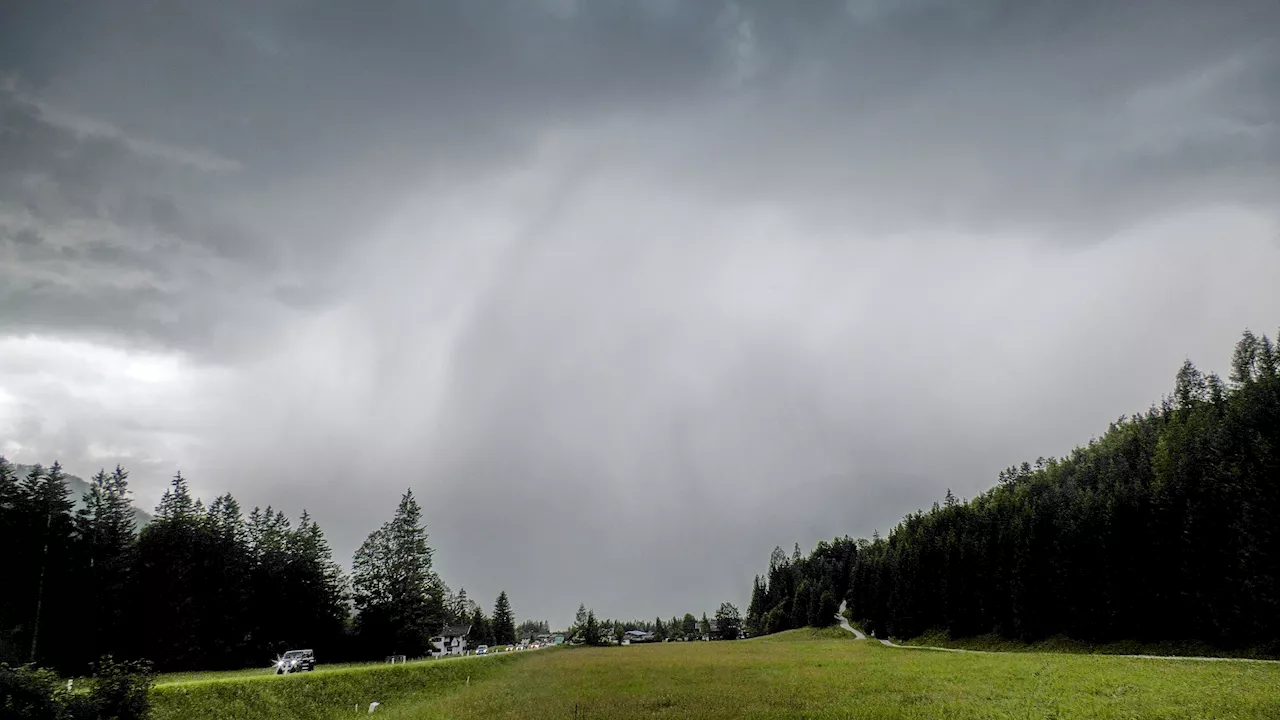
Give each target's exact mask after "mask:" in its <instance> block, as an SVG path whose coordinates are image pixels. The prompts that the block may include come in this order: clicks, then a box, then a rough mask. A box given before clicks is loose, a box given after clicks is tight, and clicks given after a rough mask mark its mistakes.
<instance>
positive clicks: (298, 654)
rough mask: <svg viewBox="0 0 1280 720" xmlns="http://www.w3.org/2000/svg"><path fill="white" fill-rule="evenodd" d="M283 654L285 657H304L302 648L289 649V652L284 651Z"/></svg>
mask: <svg viewBox="0 0 1280 720" xmlns="http://www.w3.org/2000/svg"><path fill="white" fill-rule="evenodd" d="M284 656H285V657H287V658H300V657H305V656H306V653H305V652H303V651H302V650H290V651H289V652H287V653H285V654H284Z"/></svg>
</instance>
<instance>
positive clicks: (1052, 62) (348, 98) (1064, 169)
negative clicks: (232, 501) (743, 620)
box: [0, 0, 1280, 626]
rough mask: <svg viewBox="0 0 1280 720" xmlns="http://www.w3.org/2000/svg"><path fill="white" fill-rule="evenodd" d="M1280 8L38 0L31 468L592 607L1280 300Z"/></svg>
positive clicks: (614, 611) (854, 513) (847, 521)
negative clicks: (428, 549) (186, 488)
mask: <svg viewBox="0 0 1280 720" xmlns="http://www.w3.org/2000/svg"><path fill="white" fill-rule="evenodd" d="M1278 123H1280V3H1277V2H1275V1H1274V0H1256V1H1253V0H1239V1H1231V0H1228V1H1225V2H1216V3H1209V2H1199V1H1198V0H1197V1H1191V0H1187V1H1184V2H1175V1H1174V0H1150V1H1132V2H1114V1H1112V0H1107V1H1097V2H1093V1H1083V2H1082V1H1078V0H1062V1H1060V2H1050V1H1048V0H1036V1H1030V2H1028V1H1026V0H1017V1H1014V0H1007V1H1005V0H963V1H957V2H944V1H942V0H892V1H891V0H849V1H847V2H835V1H829V2H819V1H816V0H815V1H814V2H803V3H790V2H785V3H784V2H773V1H772V0H768V1H766V0H743V1H740V2H719V1H716V2H712V1H705V2H704V1H701V0H699V1H698V2H677V1H676V0H662V1H658V0H654V1H652V2H634V3H623V2H614V1H610V2H587V1H585V0H579V1H575V0H540V1H535V0H511V1H510V2H500V1H497V0H494V1H492V2H489V1H481V2H476V1H474V0H467V1H465V2H463V1H458V2H407V1H405V2H378V3H356V2H321V1H319V0H278V1H275V2H262V1H260V0H243V1H239V0H237V1H231V2H177V3H151V2H145V3H144V2H132V1H127V0H112V1H111V2H57V1H53V0H37V1H30V0H9V1H8V2H4V3H0V452H2V453H4V454H5V455H7V456H8V457H9V459H10V460H12V461H15V462H45V463H48V462H51V461H53V460H55V459H60V460H61V461H62V462H63V463H64V465H66V466H67V468H68V469H70V470H71V471H73V472H76V473H78V474H82V475H86V474H89V473H91V472H93V471H94V470H96V469H97V468H98V467H100V466H104V465H105V466H112V465H114V464H115V463H117V462H119V463H122V464H124V465H125V466H126V467H127V468H128V469H130V470H131V471H132V474H133V475H132V476H133V479H134V489H135V491H136V494H137V500H138V502H139V504H140V505H143V506H152V505H154V503H155V502H156V500H157V499H158V497H159V494H160V493H161V492H162V490H163V487H164V484H165V482H166V480H167V478H168V477H169V476H171V475H172V474H173V472H174V471H176V470H179V469H181V470H182V472H183V473H184V474H185V475H187V476H188V477H189V478H190V480H191V484H192V486H193V488H194V489H195V490H196V492H197V493H199V494H201V495H203V496H204V497H205V498H206V499H208V498H211V497H212V496H213V495H215V494H218V493H222V492H225V491H228V490H229V491H231V492H233V493H234V494H235V495H236V497H237V498H238V499H239V500H240V501H241V503H242V504H244V505H245V506H246V507H252V506H254V505H266V504H273V505H275V506H277V507H280V508H283V509H284V510H285V511H286V512H288V513H290V514H291V515H295V516H296V515H297V513H299V512H300V511H301V510H302V509H303V508H304V507H305V508H307V509H308V510H310V511H311V513H312V514H313V515H314V516H315V517H316V518H317V519H318V521H319V522H320V523H321V525H322V526H323V527H324V528H325V530H326V532H327V534H328V536H329V538H330V540H331V542H332V544H333V547H334V550H335V555H336V557H337V558H338V559H339V560H341V561H343V562H344V563H345V562H349V559H350V554H351V552H352V551H353V550H354V548H355V547H356V545H358V543H359V542H360V540H361V539H362V538H363V537H364V535H365V534H367V533H368V532H369V531H370V530H372V529H374V528H375V527H376V526H377V525H378V524H380V523H381V522H383V521H384V520H386V519H387V518H388V517H389V516H390V514H391V512H392V511H393V509H394V507H395V505H396V502H397V500H398V498H399V496H400V494H401V493H402V492H403V491H404V489H405V488H406V487H412V488H413V489H414V492H415V493H416V494H417V496H418V497H419V499H420V501H421V503H422V505H423V507H424V513H425V517H426V520H427V523H428V529H429V531H430V533H431V541H432V544H433V546H434V547H435V548H436V549H437V555H436V559H437V566H438V569H439V570H440V572H441V573H442V575H443V576H444V578H445V580H446V582H448V583H449V584H450V585H451V586H452V587H453V588H454V589H457V588H458V587H460V586H465V587H466V589H467V590H468V593H469V594H470V595H471V596H472V597H474V598H478V599H481V600H482V601H484V602H486V603H489V602H492V598H493V597H494V596H496V595H497V593H498V591H499V590H500V589H506V590H507V591H509V592H510V594H511V598H512V602H513V605H514V607H515V610H516V612H517V614H518V615H519V616H520V617H522V618H523V617H530V616H532V617H536V618H546V619H548V620H550V621H551V622H552V624H553V625H557V626H563V625H565V624H566V623H567V622H568V621H569V620H570V619H571V617H572V613H573V611H574V610H575V609H576V608H577V606H578V603H580V602H585V603H587V604H588V605H591V606H593V607H595V608H596V610H597V611H598V612H599V613H600V614H602V615H608V616H620V617H633V616H636V617H652V616H654V615H656V614H660V615H662V616H663V617H669V616H670V615H672V614H673V613H681V614H683V613H684V612H694V613H701V612H703V611H707V612H712V611H714V609H715V606H716V605H717V604H718V603H719V602H721V601H724V600H730V601H734V602H736V603H738V604H739V605H740V606H745V602H746V600H747V596H748V594H749V591H750V582H751V576H752V575H753V574H754V573H755V572H758V571H760V570H762V569H763V568H764V566H765V565H766V563H767V558H768V555H769V551H770V550H771V549H772V548H773V547H774V545H778V544H781V545H783V546H784V547H787V548H789V547H790V546H791V544H792V543H793V542H795V541H798V542H800V544H801V546H802V547H804V548H805V549H806V550H807V549H808V548H810V547H811V546H812V545H813V543H814V542H816V541H817V540H819V539H822V538H830V537H833V536H837V535H844V534H850V535H854V536H860V535H861V536H868V535H870V534H871V532H872V531H873V530H874V529H877V528H878V529H879V530H880V531H881V532H882V533H883V532H885V531H887V530H888V529H889V527H891V526H892V525H893V524H894V523H895V522H896V521H897V520H898V519H899V518H901V517H902V515H903V514H905V513H908V512H910V511H913V510H914V509H916V508H917V507H921V506H927V505H928V504H930V503H932V502H933V501H934V500H936V499H939V498H940V497H941V496H942V495H943V493H944V492H945V490H946V489H947V488H951V489H952V490H954V491H955V492H956V493H957V494H959V495H962V496H965V497H970V496H972V495H974V494H975V493H977V492H980V491H981V490H982V489H984V488H986V487H988V486H990V485H991V484H992V483H993V482H994V480H995V476H996V473H997V472H998V471H999V469H1000V468H1002V467H1005V466H1007V465H1009V464H1013V463H1016V462H1020V461H1022V460H1027V459H1034V458H1035V457H1037V456H1039V455H1062V454H1065V453H1067V452H1069V451H1070V449H1071V448H1072V447H1073V446H1075V445H1077V444H1082V443H1084V442H1086V441H1087V440H1088V439H1089V438H1090V437H1091V436H1092V435H1095V434H1097V433H1100V432H1101V431H1103V430H1104V429H1105V428H1106V425H1107V423H1108V422H1109V421H1111V420H1113V419H1115V418H1116V417H1118V416H1120V415H1121V414H1123V413H1131V412H1134V411H1138V410H1143V409H1145V408H1147V407H1148V406H1149V405H1150V404H1151V403H1152V402H1153V401H1156V400H1158V399H1159V397H1160V396H1161V394H1162V393H1164V392H1167V391H1168V390H1169V389H1170V388H1171V386H1172V378H1173V374H1174V372H1175V370H1176V369H1177V367H1178V365H1179V364H1180V363H1181V362H1182V360H1183V359H1184V358H1187V357H1190V358H1192V359H1193V360H1195V361H1196V362H1197V363H1198V364H1200V365H1201V366H1202V367H1204V368H1206V369H1210V370H1220V369H1221V368H1222V367H1223V366H1224V365H1225V360H1226V358H1227V356H1228V354H1229V351H1230V347H1231V344H1232V343H1233V342H1234V341H1235V339H1236V338H1237V336H1238V334H1239V332H1240V331H1241V330H1242V329H1244V328H1245V327H1250V328H1252V329H1254V330H1255V331H1258V332H1268V333H1271V332H1273V331H1274V328H1275V327H1276V325H1277V324H1280V281H1278V280H1280V124H1278Z"/></svg>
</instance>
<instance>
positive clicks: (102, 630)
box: [0, 457, 514, 674]
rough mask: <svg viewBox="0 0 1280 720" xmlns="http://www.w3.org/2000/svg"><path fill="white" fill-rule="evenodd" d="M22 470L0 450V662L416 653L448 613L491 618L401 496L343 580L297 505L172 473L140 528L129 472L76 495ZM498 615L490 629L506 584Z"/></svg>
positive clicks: (47, 473) (35, 469) (203, 662)
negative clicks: (210, 493)
mask: <svg viewBox="0 0 1280 720" xmlns="http://www.w3.org/2000/svg"><path fill="white" fill-rule="evenodd" d="M17 467H18V466H14V465H11V464H10V463H8V462H7V461H6V460H5V459H4V458H3V457H0V547H3V548H4V563H3V566H2V568H0V570H2V572H0V582H2V583H3V586H4V588H5V591H4V592H3V593H0V663H10V664H20V663H27V662H32V663H35V664H37V665H40V666H44V667H50V668H55V669H57V670H58V671H60V672H63V673H69V674H79V673H83V672H84V671H85V670H86V669H87V668H89V667H90V665H91V663H93V662H95V661H97V660H98V659H99V658H100V657H102V656H105V655H112V656H114V657H116V658H118V659H134V658H139V659H146V660H148V661H150V662H151V663H153V664H154V666H155V668H156V669H158V670H188V669H220V668H239V667H245V666H258V665H264V664H265V663H266V662H267V661H268V660H269V659H271V658H273V657H275V656H276V655H277V654H279V653H281V652H283V651H284V650H287V649H289V648H298V647H307V648H313V649H315V650H316V652H317V653H318V655H319V656H320V657H321V661H322V662H332V661H335V660H340V659H363V658H381V657H384V656H386V655H388V654H404V655H409V656H411V657H413V656H420V655H424V654H427V653H428V652H429V650H428V647H427V640H428V638H429V637H430V636H432V635H434V634H436V633H437V632H438V631H439V630H440V628H441V626H442V625H443V624H444V623H453V622H459V621H466V622H474V623H475V624H476V626H477V628H480V629H481V630H482V631H487V629H488V628H490V627H493V626H494V624H493V623H491V622H490V621H489V619H488V618H487V617H486V616H485V614H484V612H483V611H482V610H481V609H480V607H479V605H477V604H476V603H474V602H472V601H470V600H468V599H467V598H466V591H465V590H462V591H460V592H459V593H458V594H457V595H455V594H454V593H452V592H451V591H450V590H449V588H448V586H446V585H445V584H444V583H443V582H442V581H441V579H440V577H439V576H438V575H437V574H436V573H435V572H434V570H433V569H432V552H433V551H432V550H431V548H430V547H429V545H428V544H427V533H426V529H425V527H424V525H423V523H422V519H421V509H420V508H419V507H418V504H417V501H416V500H415V499H414V497H413V493H412V492H407V493H405V495H404V497H402V498H401V501H400V504H399V506H398V507H397V509H396V512H395V515H394V517H393V518H392V519H391V520H390V521H389V522H387V523H385V524H384V525H383V526H382V527H381V528H379V529H377V530H375V531H374V532H372V533H370V535H369V537H368V539H367V540H366V541H365V542H364V544H363V545H362V546H361V547H360V549H359V550H358V551H357V552H356V555H355V558H354V563H353V571H352V574H351V577H350V578H348V577H346V576H345V574H344V573H343V572H342V571H341V569H340V568H339V566H338V565H337V564H336V563H335V562H334V561H333V559H332V556H331V553H330V550H329V545H328V543H327V541H326V540H325V537H324V533H323V532H322V531H321V529H320V527H319V526H318V525H317V524H316V523H315V521H314V520H312V518H311V517H310V516H309V515H308V514H307V513H306V512H305V511H303V513H302V515H301V517H300V518H299V519H298V521H297V523H296V524H295V523H293V522H292V521H291V520H290V519H289V518H288V517H286V516H285V515H284V513H283V512H280V511H278V510H274V509H273V508H271V507H268V508H266V509H265V510H262V509H259V508H254V509H253V510H252V511H250V512H249V513H248V514H247V516H246V515H245V514H244V513H243V512H242V510H241V508H240V505H239V503H237V502H236V500H235V498H233V497H232V496H231V495H230V494H227V495H223V496H221V497H218V498H216V499H215V500H214V501H213V502H212V503H210V504H208V505H207V506H206V505H205V504H204V503H203V502H201V501H200V500H198V499H196V498H193V497H192V496H191V494H190V493H189V492H188V490H187V483H186V480H185V479H184V478H183V477H182V476H181V475H178V476H176V477H175V478H174V480H173V483H172V485H171V487H170V489H169V490H168V491H167V492H166V493H165V495H164V497H163V499H162V500H161V501H160V504H159V506H158V507H157V508H156V514H155V517H154V518H153V519H152V520H151V521H150V522H148V523H147V524H146V525H145V526H144V527H142V529H141V530H140V531H139V530H138V528H137V522H136V520H137V517H138V513H136V511H135V510H134V508H133V506H132V503H131V502H130V500H129V490H128V474H127V473H126V472H125V471H124V470H122V469H120V468H116V470H115V472H113V473H107V472H105V471H103V472H99V473H98V474H97V475H95V476H94V477H93V478H91V480H90V481H89V484H88V491H87V492H85V493H84V495H83V498H82V499H81V501H80V502H79V503H76V502H75V501H74V500H73V498H72V495H71V490H70V486H69V484H68V482H67V480H66V476H65V475H64V473H63V471H62V468H61V467H60V466H59V465H58V464H56V463H55V464H54V465H52V466H50V467H48V468H45V467H41V466H39V465H36V466H31V467H23V468H22V469H23V470H24V471H25V472H24V473H22V474H19V473H18V472H17V471H16V470H17ZM77 508H78V509H77ZM497 609H498V611H500V612H495V614H496V615H498V617H497V618H496V619H497V620H498V622H497V623H496V629H497V630H498V631H500V632H501V631H502V630H503V628H505V627H506V626H507V625H511V623H512V622H513V617H514V616H513V615H512V613H511V605H510V602H509V600H508V599H507V597H506V594H505V593H503V594H502V595H501V596H500V597H499V602H498V605H497ZM513 628H514V626H512V629H511V630H510V631H509V632H508V634H513V633H514V629H513Z"/></svg>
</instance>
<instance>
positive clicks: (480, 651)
mask: <svg viewBox="0 0 1280 720" xmlns="http://www.w3.org/2000/svg"><path fill="white" fill-rule="evenodd" d="M476 654H477V655H488V654H489V646H488V645H481V646H480V647H478V648H476Z"/></svg>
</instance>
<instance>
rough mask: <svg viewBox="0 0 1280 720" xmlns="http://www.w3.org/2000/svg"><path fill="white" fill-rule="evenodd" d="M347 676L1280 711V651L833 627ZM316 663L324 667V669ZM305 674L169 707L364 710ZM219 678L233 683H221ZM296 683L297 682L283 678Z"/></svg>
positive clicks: (749, 709) (894, 713) (545, 690)
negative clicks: (1260, 653) (1269, 658)
mask: <svg viewBox="0 0 1280 720" xmlns="http://www.w3.org/2000/svg"><path fill="white" fill-rule="evenodd" d="M839 632H843V631H839ZM468 667H470V668H471V669H473V670H474V671H473V672H471V673H470V674H471V678H472V679H471V683H470V685H469V686H468V685H466V684H465V683H464V682H462V677H463V675H464V670H465V669H466V668H468ZM375 672H376V673H379V674H373V673H375ZM395 673H400V674H402V678H400V679H396V678H395V677H394V676H393V675H392V674H395ZM333 675H334V677H335V680H336V679H338V678H342V679H343V683H344V684H347V683H349V684H351V685H352V686H353V687H351V688H348V689H347V690H346V691H345V692H346V693H347V696H348V697H349V696H354V695H361V697H364V696H367V695H368V694H369V691H368V690H367V689H365V690H361V691H360V692H357V690H356V687H355V686H360V687H362V688H368V687H370V686H372V685H378V686H379V690H382V691H383V692H382V693H381V694H383V695H385V696H386V699H383V698H377V699H379V700H381V701H382V702H383V707H382V708H381V709H380V710H379V712H378V716H381V717H384V718H387V719H388V720H394V719H396V718H401V719H404V718H414V719H428V718H541V717H546V718H572V717H574V716H575V715H574V712H575V705H576V707H577V717H578V718H580V719H581V720H587V719H588V718H610V719H612V718H622V719H624V720H625V719H626V718H664V717H670V718H738V717H748V718H793V717H809V718H939V717H946V718H984V719H985V718H1059V719H1063V718H1187V719H1190V718H1228V717H1230V718H1275V717H1280V666H1275V665H1257V664H1251V663H1196V662H1177V661H1172V662H1171V661H1158V660H1134V659H1127V658H1112V657H1104V656H1090V655H1058V654H1037V653H1012V654H1007V655H957V654H952V653H934V652H922V651H910V650H898V649H894V648H886V647H883V646H881V645H879V644H876V643H872V642H855V641H853V640H852V639H851V636H849V635H848V634H847V633H846V634H845V635H843V636H842V635H839V634H837V631H836V630H834V629H829V630H819V631H812V630H797V631H792V632H789V633H781V634H779V635H774V636H770V637H766V638H758V639H753V640H745V641H741V642H733V643H666V644H653V645H635V646H631V647H610V648H580V649H571V650H559V651H548V652H538V653H530V654H528V655H525V656H524V657H518V656H517V657H508V658H492V659H488V660H478V661H477V660H461V661H444V662H439V663H435V664H432V663H427V664H424V665H422V666H408V667H403V668H397V669H391V668H386V669H380V670H379V671H368V670H365V671H355V670H348V671H343V672H335V673H334V674H333ZM315 677H316V679H317V680H319V679H321V678H322V677H323V676H322V675H321V674H320V672H319V671H317V673H316V676H315ZM307 680H308V676H306V675H304V676H301V677H297V678H280V679H277V678H264V679H253V680H244V681H223V682H198V683H188V684H186V685H171V686H168V687H165V688H161V690H160V691H158V705H159V706H161V708H160V709H161V712H160V713H158V714H157V717H158V718H177V717H184V718H207V717H216V718H231V717H243V718H258V717H262V718H267V717H301V718H322V717H349V716H354V711H355V705H354V703H349V704H348V705H346V706H345V707H346V708H350V709H344V710H343V711H342V712H337V713H330V714H328V715H326V714H323V712H322V711H323V708H324V707H337V705H336V704H333V703H330V704H329V705H325V703H326V702H330V701H328V700H324V701H323V702H322V701H321V699H319V698H318V696H317V695H316V692H315V689H313V688H305V687H303V686H302V685H299V686H298V689H297V691H295V690H294V688H293V687H292V686H291V685H290V683H293V682H297V681H302V682H303V683H306V681H307ZM375 681H376V682H375ZM220 686H225V688H226V690H225V691H219V692H216V693H210V692H209V691H208V690H207V688H218V687H220ZM190 687H194V688H198V689H200V693H199V694H198V697H187V698H185V701H184V702H183V703H182V705H181V707H179V706H177V705H175V704H174V700H175V699H176V698H175V697H174V695H172V693H173V691H174V690H177V689H180V688H190ZM236 688H242V689H236ZM285 689H288V691H289V692H287V693H283V692H281V691H283V690H285ZM361 692H363V695H362V694H361ZM166 694H168V695H167V696H166ZM277 695H279V696H280V698H279V699H277V698H276V697H275V696H277ZM336 699H337V698H336V697H335V700H336ZM232 702H235V703H237V704H236V705H232V704H230V703H232ZM297 702H306V703H307V705H306V706H305V707H304V708H303V709H301V710H299V709H298V708H297V707H295V705H293V704H292V703H297ZM348 702H349V701H348ZM365 708H367V702H366V704H365ZM361 712H364V708H362V709H361Z"/></svg>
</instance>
